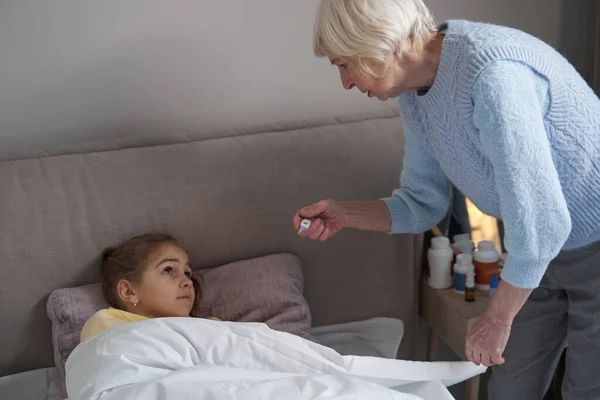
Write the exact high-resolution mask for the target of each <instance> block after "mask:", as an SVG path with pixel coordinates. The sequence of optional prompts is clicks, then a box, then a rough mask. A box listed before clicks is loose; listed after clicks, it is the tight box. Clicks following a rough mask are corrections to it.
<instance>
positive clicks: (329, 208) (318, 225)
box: [293, 200, 346, 241]
mask: <svg viewBox="0 0 600 400" xmlns="http://www.w3.org/2000/svg"><path fill="white" fill-rule="evenodd" d="M303 218H309V219H311V220H312V222H311V224H310V227H309V228H308V229H306V230H305V231H303V232H302V233H300V236H302V237H307V236H308V237H310V238H311V239H313V240H321V241H324V240H327V239H329V238H330V237H332V236H333V235H335V234H336V233H338V232H339V231H341V230H342V229H344V228H345V226H346V215H345V209H344V207H343V206H342V204H341V203H340V202H338V201H335V200H321V201H319V202H317V203H315V204H313V205H310V206H308V207H304V208H303V209H301V210H300V211H298V213H296V215H294V219H293V224H294V229H296V231H297V230H298V229H299V228H300V222H301V221H302V219H303Z"/></svg>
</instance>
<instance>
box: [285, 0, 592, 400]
mask: <svg viewBox="0 0 600 400" xmlns="http://www.w3.org/2000/svg"><path fill="white" fill-rule="evenodd" d="M314 52H315V54H316V55H317V56H325V57H328V58H329V60H330V62H331V64H332V65H334V66H335V67H336V68H338V69H339V73H340V78H341V81H342V85H343V86H344V88H345V89H347V90H350V89H352V88H356V89H358V90H360V91H361V92H362V93H365V94H366V95H367V96H369V97H376V98H378V99H379V100H387V99H389V98H396V97H397V98H398V100H399V103H400V110H401V112H402V119H403V124H404V135H405V139H406V155H405V159H404V168H403V170H402V174H401V179H400V188H399V189H396V190H395V191H394V192H393V193H392V195H391V197H388V198H384V199H380V200H374V201H366V202H352V201H335V200H323V201H319V202H318V203H315V204H313V205H311V206H308V207H305V208H303V209H301V210H300V211H299V212H298V213H297V214H296V215H295V216H294V220H293V223H294V226H295V228H296V229H298V226H299V224H300V221H301V219H302V218H311V219H313V223H312V224H311V226H310V228H308V229H307V230H305V231H304V232H302V233H301V235H302V236H306V237H310V238H312V239H315V240H327V239H329V238H330V237H331V236H333V235H334V234H336V233H337V232H339V231H340V230H342V229H344V228H356V229H364V230H373V231H381V232H389V233H419V232H423V231H425V230H427V229H430V228H432V227H433V226H434V225H435V224H437V223H438V222H439V221H440V220H441V219H442V218H443V216H444V215H445V214H446V213H447V211H448V207H449V196H450V193H451V184H454V185H455V186H456V187H457V188H458V189H459V190H460V191H461V192H462V193H464V194H465V195H466V196H467V197H468V198H469V199H470V200H471V201H472V202H473V203H474V204H475V205H476V206H477V207H478V208H479V209H480V210H482V211H483V212H485V213H486V214H489V215H493V216H495V217H497V218H501V219H502V220H503V221H504V225H505V247H506V248H507V250H508V253H509V256H508V258H507V260H506V263H505V265H504V269H503V271H502V282H501V284H500V287H499V288H498V289H497V292H496V294H495V296H494V298H493V300H492V301H491V304H490V306H489V309H488V310H487V313H486V314H485V315H484V316H483V317H482V318H481V319H480V320H479V322H478V323H477V324H476V326H474V327H473V329H472V330H471V331H470V332H469V334H468V336H467V338H466V352H467V354H466V356H467V357H468V359H469V360H471V361H473V362H474V363H476V364H480V363H482V364H485V365H488V366H494V367H493V372H492V379H491V382H490V398H491V399H511V400H516V399H527V400H530V399H540V398H542V396H543V394H544V392H545V391H546V389H547V388H548V385H549V382H550V380H551V377H552V374H553V372H554V368H555V366H556V364H557V362H558V360H559V357H560V355H561V352H562V351H563V349H564V347H565V346H568V351H567V360H566V379H565V385H564V388H563V390H564V395H565V398H566V399H584V398H585V399H600V362H599V361H598V360H600V100H599V99H598V97H597V96H596V95H595V94H594V93H593V91H592V90H591V89H590V87H589V86H588V85H587V84H586V82H585V81H584V80H583V79H582V78H581V76H580V75H579V74H578V73H577V72H576V71H575V69H574V68H573V67H572V66H571V65H570V64H569V63H568V62H567V61H566V60H565V59H564V58H563V57H562V56H561V55H560V54H559V53H557V52H556V51H555V50H553V49H552V48H551V47H550V46H548V45H546V44H545V43H543V42H542V41H540V40H538V39H536V38H534V37H532V36H529V35H528V34H525V33H523V32H520V31H518V30H515V29H509V28H506V27H500V26H494V25H488V24H482V23H473V22H467V21H448V22H446V23H443V24H441V25H440V26H439V27H436V25H435V24H434V20H433V18H432V15H431V13H430V12H429V10H428V9H427V7H426V6H425V5H424V4H423V3H422V1H421V0H322V2H321V5H320V7H319V10H318V14H317V17H316V21H315V27H314Z"/></svg>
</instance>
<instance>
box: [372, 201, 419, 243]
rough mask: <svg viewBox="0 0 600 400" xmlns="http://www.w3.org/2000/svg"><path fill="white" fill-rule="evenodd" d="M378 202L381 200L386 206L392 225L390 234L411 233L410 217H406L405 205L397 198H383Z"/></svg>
mask: <svg viewBox="0 0 600 400" xmlns="http://www.w3.org/2000/svg"><path fill="white" fill-rule="evenodd" d="M379 200H383V202H384V203H385V205H386V206H387V208H388V210H389V212H390V217H391V220H392V223H391V224H390V229H391V230H390V231H389V232H388V234H391V233H407V232H410V231H412V229H411V228H412V227H413V226H412V225H413V221H412V218H411V217H412V216H411V215H410V214H409V215H406V214H407V213H406V205H405V204H404V203H403V202H402V201H401V200H400V199H399V198H397V197H393V196H392V197H384V198H381V199H379Z"/></svg>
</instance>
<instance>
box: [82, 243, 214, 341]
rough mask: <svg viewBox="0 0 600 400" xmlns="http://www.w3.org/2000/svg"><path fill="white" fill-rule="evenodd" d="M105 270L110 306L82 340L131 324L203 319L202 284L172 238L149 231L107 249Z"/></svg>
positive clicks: (94, 318)
mask: <svg viewBox="0 0 600 400" xmlns="http://www.w3.org/2000/svg"><path fill="white" fill-rule="evenodd" d="M101 271H102V292H103V294H104V298H105V299H106V301H107V302H108V305H109V306H110V307H109V308H107V309H104V310H100V311H98V312H97V313H96V314H94V315H93V316H92V317H91V318H90V319H89V320H88V321H87V322H86V323H85V325H84V326H83V329H82V331H81V341H83V340H85V339H86V338H88V337H90V336H92V335H95V334H97V333H100V332H102V331H104V330H106V329H108V328H112V327H113V326H117V325H122V324H126V323H128V322H136V321H142V320H146V319H149V318H159V317H199V316H200V298H201V290H200V283H199V282H198V280H197V279H196V278H194V277H193V276H192V269H191V267H190V263H189V259H188V255H187V253H186V252H185V250H183V248H182V247H181V246H180V245H179V243H177V241H176V240H175V239H174V238H173V237H171V236H169V235H166V234H162V233H147V234H143V235H140V236H136V237H134V238H131V239H129V240H127V241H125V242H123V243H121V244H120V245H118V246H117V247H112V248H108V249H106V250H104V252H103V254H102V266H101ZM210 319H217V318H210Z"/></svg>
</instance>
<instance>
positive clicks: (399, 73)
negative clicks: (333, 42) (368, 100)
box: [329, 54, 406, 101]
mask: <svg viewBox="0 0 600 400" xmlns="http://www.w3.org/2000/svg"><path fill="white" fill-rule="evenodd" d="M396 60H397V57H390V58H389V59H388V60H387V61H386V63H385V64H384V65H382V66H380V68H381V69H382V71H383V74H382V76H381V77H376V76H372V75H369V74H367V73H366V72H363V71H361V70H360V68H359V67H358V64H357V61H356V60H355V59H348V58H342V57H337V56H335V55H333V54H330V55H329V61H331V64H332V65H335V66H337V68H338V70H339V72H340V79H341V81H342V86H343V87H344V89H346V90H350V89H352V88H354V87H356V88H357V89H358V90H360V91H361V92H362V93H364V94H366V95H367V96H369V97H376V98H378V99H379V100H381V101H384V100H387V99H389V98H394V97H398V96H399V95H400V94H402V93H403V87H404V85H403V82H404V81H406V70H405V69H403V68H402V67H401V66H400V63H399V62H396ZM367 62H368V61H367Z"/></svg>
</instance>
